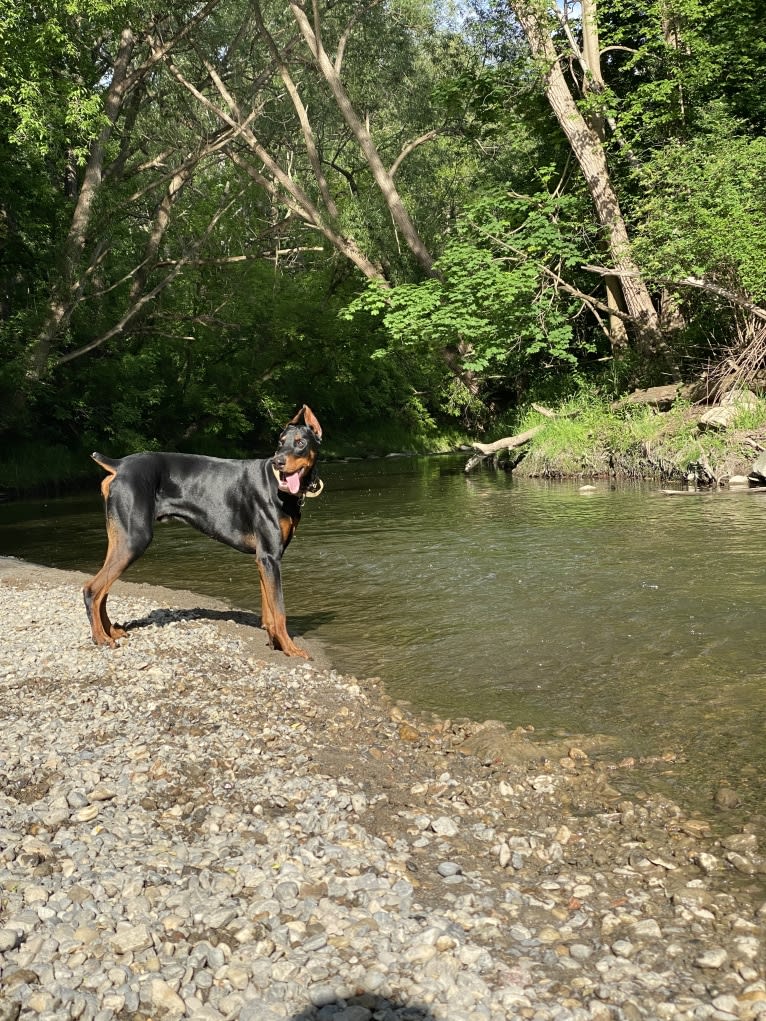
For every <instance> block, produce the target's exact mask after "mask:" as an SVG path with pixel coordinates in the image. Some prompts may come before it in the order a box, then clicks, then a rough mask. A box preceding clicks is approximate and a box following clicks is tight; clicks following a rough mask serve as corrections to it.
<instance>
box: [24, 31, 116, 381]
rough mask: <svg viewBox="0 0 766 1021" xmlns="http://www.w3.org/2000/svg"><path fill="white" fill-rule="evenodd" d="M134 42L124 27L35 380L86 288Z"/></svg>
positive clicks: (34, 359) (41, 337) (34, 351)
mask: <svg viewBox="0 0 766 1021" xmlns="http://www.w3.org/2000/svg"><path fill="white" fill-rule="evenodd" d="M133 45H134V37H133V32H132V31H131V29H130V28H125V29H123V32H122V35H121V36H120V44H119V47H118V50H117V57H116V59H115V62H114V69H113V72H112V80H111V82H110V84H109V88H108V90H107V93H106V98H105V100H104V114H105V116H106V123H105V124H104V126H103V128H102V129H101V132H100V134H99V136H98V138H97V139H96V141H95V142H94V143H93V144H92V146H91V149H90V155H89V157H88V162H87V164H86V166H85V174H84V176H83V181H82V186H81V187H80V193H79V195H78V197H77V202H76V204H75V208H74V212H73V214H72V222H71V224H70V227H69V232H68V234H67V238H66V242H65V244H64V250H63V253H62V258H61V265H60V270H59V280H58V283H57V286H56V287H54V290H53V294H52V296H51V301H50V305H49V307H48V314H47V316H46V320H45V323H44V324H43V327H42V329H41V331H40V333H39V334H38V336H37V338H36V339H35V341H34V342H33V344H32V346H31V347H30V350H29V352H28V359H27V376H28V378H30V379H32V380H39V379H41V378H43V377H44V376H45V374H46V372H47V365H48V358H49V356H50V352H51V347H52V345H53V342H54V340H55V339H56V337H57V336H58V334H59V333H60V331H61V330H62V329H63V327H64V326H65V325H66V323H67V322H68V321H69V318H70V317H71V315H72V310H73V308H74V305H75V298H76V296H77V292H78V291H79V289H80V288H81V287H82V280H81V279H79V276H78V268H79V263H80V259H81V257H82V253H83V250H84V248H85V242H86V238H87V233H88V227H89V226H90V219H91V215H92V212H93V203H94V202H95V199H96V195H97V194H98V189H99V188H100V186H101V180H102V177H103V173H104V154H105V152H106V146H107V143H108V142H109V139H110V138H111V135H112V129H113V128H114V125H115V123H116V121H117V118H118V116H119V114H120V110H121V108H122V103H123V100H124V98H125V85H126V80H127V76H128V68H129V66H130V60H131V57H132V55H133Z"/></svg>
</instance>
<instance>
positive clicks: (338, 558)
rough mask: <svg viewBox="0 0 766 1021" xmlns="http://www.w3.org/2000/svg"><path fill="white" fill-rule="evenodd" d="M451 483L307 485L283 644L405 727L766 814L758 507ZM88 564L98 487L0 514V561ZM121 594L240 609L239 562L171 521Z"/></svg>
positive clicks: (390, 463) (560, 486)
mask: <svg viewBox="0 0 766 1021" xmlns="http://www.w3.org/2000/svg"><path fill="white" fill-rule="evenodd" d="M463 464H464V459H463V458H413V459H409V458H408V459H400V460H386V461H371V462H356V463H350V464H332V465H326V466H324V468H323V471H322V475H323V478H324V480H325V483H326V488H325V491H324V494H323V495H322V497H321V498H320V499H318V500H312V501H309V502H307V505H306V509H305V514H304V519H303V521H302V522H301V525H300V528H299V532H298V536H297V538H296V540H295V542H294V544H293V545H292V546H291V547H290V549H289V551H288V552H287V554H286V556H285V560H284V576H285V593H286V603H287V607H288V620H289V622H290V626H291V629H292V630H293V631H294V632H295V633H297V634H306V635H310V636H311V637H313V638H316V639H319V640H320V641H322V642H323V643H325V645H326V646H327V648H328V651H329V653H330V656H331V659H332V661H333V662H334V663H335V664H336V665H337V666H338V667H339V668H340V669H343V670H346V671H349V672H353V673H356V674H357V675H359V676H364V675H371V674H375V675H379V676H381V677H382V678H383V679H384V681H385V682H386V685H387V687H388V690H389V691H390V692H391V693H392V694H393V695H394V696H395V697H400V698H407V699H410V700H411V701H412V702H413V704H414V705H415V706H416V707H417V708H420V709H432V710H435V711H437V712H439V713H440V714H441V715H446V716H451V717H456V716H471V717H473V718H476V719H485V718H492V719H499V720H503V721H505V722H507V723H509V724H510V725H512V726H515V725H517V724H533V725H534V726H535V728H536V729H537V731H538V732H540V733H542V734H546V735H547V734H551V733H562V732H563V733H567V734H573V735H576V734H597V733H598V734H607V735H610V736H612V737H613V738H614V741H615V744H614V749H615V753H616V754H626V755H659V754H662V753H663V752H665V751H670V750H672V751H676V752H680V753H681V754H682V756H683V757H684V758H685V759H686V760H687V761H686V762H685V763H679V764H676V765H675V766H670V767H668V768H667V769H662V770H657V769H655V770H653V771H652V772H651V774H650V775H645V774H643V773H640V772H639V773H637V774H635V780H634V781H633V782H634V783H635V784H639V783H644V782H647V781H648V782H649V783H651V784H653V785H658V784H659V785H660V786H662V787H664V789H666V790H667V791H668V792H669V793H670V794H672V795H673V796H675V797H678V798H680V799H681V800H684V801H686V802H687V803H692V804H694V805H698V806H703V807H705V806H709V805H710V799H711V796H712V794H713V792H714V791H715V789H716V787H717V785H718V783H719V782H720V781H721V780H727V781H728V782H730V783H731V784H732V786H734V787H735V789H736V790H737V791H738V792H739V793H740V794H741V796H742V797H743V799H744V807H745V809H746V810H747V811H749V812H762V813H766V790H765V786H766V785H765V784H764V775H766V710H765V709H764V690H765V689H766V669H765V668H764V666H763V651H764V650H763V641H762V635H763V630H762V622H763V619H764V613H765V612H766V553H765V552H764V545H763V542H762V539H763V536H764V533H765V532H766V528H765V526H766V494H763V495H762V494H750V493H743V494H735V493H731V494H729V493H718V494H699V495H688V496H677V497H668V496H664V495H662V494H661V493H659V492H658V487H657V486H656V485H644V484H642V485H625V486H618V487H616V488H610V486H609V485H608V484H606V483H603V484H598V485H597V488H596V491H595V492H592V493H588V494H584V493H581V492H580V491H579V484H569V483H546V482H533V481H526V480H515V479H511V478H510V477H508V476H506V475H504V474H495V473H491V472H488V471H485V472H479V473H476V474H471V475H469V476H466V475H465V474H464V473H463V470H462V469H463ZM104 547H105V538H104V529H103V516H102V511H101V506H100V498H99V496H98V480H94V494H93V495H92V496H88V497H80V498H67V499H62V500H51V501H46V502H35V503H24V504H11V505H7V506H4V507H0V554H4V555H15V556H19V557H22V558H24V559H27V560H30V561H34V562H37V563H43V564H49V565H52V566H56V567H64V568H73V569H78V570H84V571H95V570H96V569H97V568H98V566H100V562H101V559H102V556H103V552H104ZM126 577H127V578H129V579H130V580H133V581H151V582H156V583H160V584H165V585H169V586H175V587H179V588H189V589H193V590H197V591H200V592H205V593H209V594H211V595H215V596H217V597H219V598H223V599H227V600H229V601H230V602H231V603H232V604H236V605H239V606H243V607H246V608H253V609H257V608H258V602H259V585H258V577H257V571H256V569H255V565H254V564H253V563H252V562H250V560H249V558H247V557H244V556H242V555H241V554H237V553H235V552H233V551H232V550H229V549H226V548H224V547H222V546H219V545H217V544H215V543H213V542H211V541H210V540H209V539H206V538H205V537H203V536H201V535H198V534H197V533H195V532H194V531H192V530H191V529H189V528H187V527H185V526H183V525H180V524H169V525H162V526H158V528H157V534H156V537H155V541H154V543H153V545H152V547H150V549H149V551H148V552H147V553H146V554H145V555H144V557H143V558H142V559H141V560H140V561H138V563H137V564H135V565H134V566H133V567H132V568H131V569H130V571H129V572H128V574H127V575H126ZM83 626H85V620H84V617H83ZM621 779H623V780H624V776H623V777H621Z"/></svg>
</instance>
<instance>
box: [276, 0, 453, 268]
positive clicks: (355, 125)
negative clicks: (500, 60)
mask: <svg viewBox="0 0 766 1021" xmlns="http://www.w3.org/2000/svg"><path fill="white" fill-rule="evenodd" d="M290 7H291V9H292V12H293V16H294V18H295V21H296V23H297V25H298V28H299V29H300V32H301V35H302V36H303V38H304V40H305V42H306V45H307V46H308V48H309V50H310V52H311V56H312V57H313V58H314V61H315V63H316V65H317V67H318V68H319V70H320V71H321V73H322V75H323V77H324V79H325V81H326V82H327V84H328V86H329V88H330V92H331V93H332V96H333V99H334V100H335V102H336V103H337V105H338V109H339V110H340V112H341V115H342V116H343V119H344V121H345V122H346V125H347V126H348V128H349V130H350V131H351V133H352V134H353V136H354V138H355V139H356V142H357V145H358V146H359V148H360V149H361V151H362V155H363V156H364V158H365V160H366V161H367V165H368V166H369V168H370V171H371V172H372V176H373V179H374V181H375V184H376V185H377V186H378V188H379V189H380V193H381V195H382V196H383V198H384V199H385V202H386V205H387V206H388V209H389V212H390V213H391V218H392V219H393V221H394V223H395V224H396V226H397V228H398V230H399V231H400V233H401V235H402V237H403V238H404V241H405V242H406V244H407V247H408V248H409V249H410V251H411V252H412V254H413V255H414V256H415V259H416V260H417V262H418V263H419V265H420V266H421V267H422V269H423V270H424V271H425V272H426V273H427V274H428V275H429V276H434V275H435V272H434V260H433V258H432V257H431V254H430V252H429V251H428V249H427V248H426V246H425V245H424V244H423V240H422V238H421V237H420V235H419V234H418V231H417V228H416V227H415V224H414V223H413V222H412V219H411V218H410V214H409V213H408V212H407V210H406V209H405V207H404V203H403V202H402V199H401V196H400V195H399V192H398V190H397V188H396V185H395V184H394V181H393V177H392V176H391V174H390V173H389V172H388V170H386V168H385V166H384V164H383V160H382V159H381V158H380V153H379V152H378V149H377V146H376V145H375V143H374V142H373V140H372V136H371V135H370V132H369V130H368V128H367V127H366V125H365V124H364V123H363V121H362V119H361V118H360V117H359V115H358V114H357V112H356V110H355V109H354V105H353V103H352V102H351V99H350V98H349V95H348V93H347V92H346V90H345V88H344V87H343V83H342V82H341V80H340V75H339V74H338V70H337V68H336V65H335V64H333V62H332V61H331V60H330V58H329V56H328V55H327V51H326V50H325V48H324V45H323V44H322V39H321V35H320V31H319V25H318V24H317V21H316V19H318V16H319V15H318V9H317V5H316V4H315V5H314V8H315V9H314V13H315V25H314V27H313V28H312V26H311V23H310V22H309V20H308V18H307V17H306V12H305V11H304V9H303V7H302V6H301V5H300V4H298V3H291V4H290Z"/></svg>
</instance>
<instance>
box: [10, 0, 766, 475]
mask: <svg viewBox="0 0 766 1021" xmlns="http://www.w3.org/2000/svg"><path fill="white" fill-rule="evenodd" d="M764 68H766V21H765V20H764V18H763V16H762V11H761V5H760V4H759V3H758V2H757V0H705V2H702V0H659V2H648V3H647V2H646V0H641V2H638V0H581V2H578V3H569V2H567V0H564V2H563V3H556V4H553V5H549V4H546V3H545V2H544V0H505V2H503V0H469V2H468V3H465V4H460V5H459V6H450V5H448V4H444V3H441V2H438V0H436V2H432V0H365V2H359V0H336V2H326V0H314V2H313V3H311V2H309V0H306V2H293V3H271V2H270V0H195V2H188V0H176V3H175V4H174V5H173V6H172V8H170V9H168V7H167V6H166V5H165V4H158V3H156V2H155V0H148V2H147V0H142V2H141V3H140V4H139V3H134V2H132V0H48V2H46V3H45V4H42V3H34V2H25V0H0V152H1V153H2V157H1V159H2V163H1V165H2V173H1V174H0V466H2V471H0V475H3V474H4V475H5V481H6V483H7V481H8V478H9V477H10V476H14V477H15V478H16V479H17V481H18V480H19V479H22V483H23V480H24V479H26V480H28V481H29V482H34V480H35V478H37V479H38V480H39V479H44V478H47V479H52V478H59V479H60V478H69V477H76V476H77V475H78V474H82V472H83V471H84V470H86V469H85V466H86V465H87V452H89V451H90V450H92V449H94V448H98V449H102V450H104V451H108V452H109V453H112V454H114V455H119V454H123V453H127V452H129V451H131V450H136V449H152V448H153V449H193V450H197V451H201V452H208V453H214V454H222V455H226V456H237V455H245V456H247V455H252V454H253V453H254V452H255V451H258V452H263V450H264V449H266V450H268V449H271V446H272V445H273V442H274V433H275V430H277V429H278V428H279V427H281V425H282V424H283V423H284V421H286V419H287V418H289V417H290V416H291V415H292V414H293V412H294V410H295V408H296V407H298V406H299V405H300V404H302V403H303V402H308V403H310V404H311V405H312V407H314V409H315V410H316V412H317V414H318V415H319V417H320V419H321V420H322V421H323V422H324V423H326V424H329V423H331V429H329V430H328V432H329V433H330V439H329V442H328V447H329V450H330V452H331V453H333V452H336V453H337V452H347V453H348V452H357V453H374V452H385V451H386V450H392V449H403V448H407V449H415V450H435V449H444V448H446V447H448V446H449V445H451V444H454V443H455V442H457V441H458V440H460V439H462V438H465V437H469V436H473V437H480V438H491V437H492V436H495V435H503V433H504V432H507V431H509V430H511V429H512V428H513V426H514V423H517V422H518V421H519V420H521V418H522V417H523V415H524V412H525V409H528V408H529V407H530V406H531V404H532V403H533V402H542V403H544V404H547V405H561V404H562V403H563V402H565V401H567V400H571V399H575V400H577V399H580V400H583V399H584V400H586V401H590V402H593V401H605V402H611V401H613V400H614V399H615V398H616V397H618V396H619V395H620V394H623V393H626V392H627V391H629V390H631V389H633V388H634V387H637V386H641V387H645V386H650V385H656V384H663V383H670V382H676V381H680V380H684V381H693V382H694V383H695V385H696V386H697V387H698V392H700V387H701V388H702V391H704V393H705V394H706V395H707V396H713V397H715V396H716V393H722V392H723V391H724V389H725V388H726V387H729V386H731V385H732V382H734V383H746V384H747V385H748V386H752V387H757V386H758V382H759V378H760V372H761V369H762V367H763V360H764V359H763V355H764V351H766V312H765V311H764V309H763V307H762V306H763V305H764V304H766V137H765V133H764V128H765V127H766V88H764ZM30 472H31V474H30ZM22 483H19V484H22Z"/></svg>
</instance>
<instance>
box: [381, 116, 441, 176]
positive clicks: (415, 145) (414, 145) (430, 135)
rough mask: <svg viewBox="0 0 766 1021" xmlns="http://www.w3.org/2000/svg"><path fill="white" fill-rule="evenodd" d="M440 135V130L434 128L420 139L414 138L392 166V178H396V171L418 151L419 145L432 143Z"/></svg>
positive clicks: (390, 171)
mask: <svg viewBox="0 0 766 1021" xmlns="http://www.w3.org/2000/svg"><path fill="white" fill-rule="evenodd" d="M438 135H439V130H437V129H436V128H434V130H433V131H426V133H425V134H424V135H421V136H420V137H419V138H414V139H413V140H412V141H411V142H408V143H407V144H406V145H405V147H404V148H403V149H402V151H401V152H400V153H399V155H398V156H397V157H396V159H395V160H394V162H393V163H392V164H391V169H390V170H389V171H388V172H389V174H390V175H391V177H393V176H394V174H395V173H396V171H397V170H398V169H399V167H400V166H401V165H402V163H403V162H404V161H405V160H406V158H407V157H408V156H409V154H410V153H411V152H413V151H414V150H415V149H417V148H418V146H419V145H423V144H424V142H430V141H431V139H432V138H437V137H438Z"/></svg>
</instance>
